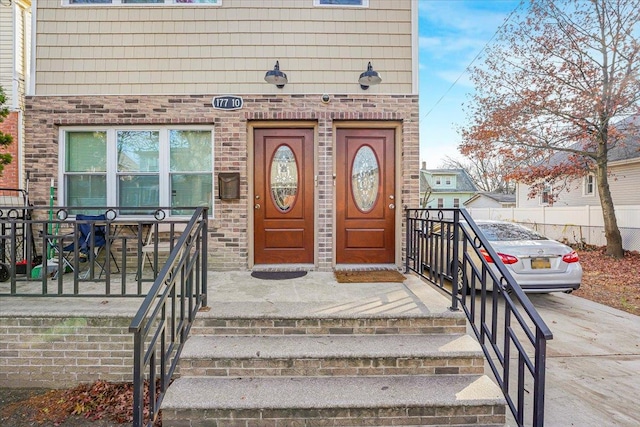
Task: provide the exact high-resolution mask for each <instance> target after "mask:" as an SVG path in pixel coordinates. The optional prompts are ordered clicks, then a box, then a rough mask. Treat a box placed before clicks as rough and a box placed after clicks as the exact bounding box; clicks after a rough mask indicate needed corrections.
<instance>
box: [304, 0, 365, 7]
mask: <svg viewBox="0 0 640 427" xmlns="http://www.w3.org/2000/svg"><path fill="white" fill-rule="evenodd" d="M361 1H362V3H361V4H322V3H320V0H313V5H314V6H315V7H355V8H368V7H369V0H361Z"/></svg>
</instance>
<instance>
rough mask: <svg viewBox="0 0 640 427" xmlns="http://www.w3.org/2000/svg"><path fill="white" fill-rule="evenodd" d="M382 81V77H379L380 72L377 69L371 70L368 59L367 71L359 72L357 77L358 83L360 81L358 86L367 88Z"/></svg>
mask: <svg viewBox="0 0 640 427" xmlns="http://www.w3.org/2000/svg"><path fill="white" fill-rule="evenodd" d="M381 81H382V77H380V73H378V72H377V71H373V67H372V66H371V61H369V65H367V71H365V72H364V73H362V74H360V78H359V79H358V83H360V87H361V88H362V89H363V90H367V89H369V86H373V85H377V84H378V83H380V82H381Z"/></svg>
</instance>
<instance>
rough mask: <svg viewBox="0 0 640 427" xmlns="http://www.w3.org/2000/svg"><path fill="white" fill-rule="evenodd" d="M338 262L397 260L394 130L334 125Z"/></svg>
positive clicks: (384, 261)
mask: <svg viewBox="0 0 640 427" xmlns="http://www.w3.org/2000/svg"><path fill="white" fill-rule="evenodd" d="M336 165H337V167H336V172H337V173H336V262H337V263H338V264H361V263H376V264H380V263H393V262H394V261H395V205H396V200H395V199H396V196H395V131H394V130H393V129H338V131H337V136H336Z"/></svg>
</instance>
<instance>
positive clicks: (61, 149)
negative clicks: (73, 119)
mask: <svg viewBox="0 0 640 427" xmlns="http://www.w3.org/2000/svg"><path fill="white" fill-rule="evenodd" d="M121 130H134V131H160V141H159V143H160V146H159V147H158V150H159V151H158V156H159V158H160V164H159V169H160V170H159V172H158V175H159V186H160V188H161V189H168V188H169V176H170V175H171V171H170V170H169V141H168V140H167V138H168V135H169V130H208V131H211V159H212V165H211V210H210V211H209V212H208V216H209V217H210V218H213V217H214V210H215V204H216V203H215V201H216V195H215V193H214V188H215V170H214V165H215V150H214V146H215V129H214V127H213V126H207V125H203V126H199V125H176V126H172V125H159V126H136V125H131V126H124V125H116V126H67V127H61V128H60V131H59V136H58V182H57V183H54V186H55V188H56V190H57V191H56V198H57V200H58V205H59V206H60V205H64V201H65V200H66V194H65V191H66V187H65V185H64V182H65V181H64V176H65V166H66V165H65V160H64V159H66V152H65V151H66V148H67V147H66V146H67V144H66V133H67V132H106V134H107V153H106V155H107V162H106V165H107V166H106V169H107V171H106V177H107V206H108V207H114V206H118V200H117V192H116V191H115V190H111V191H110V189H115V188H117V180H118V174H117V171H116V169H117V165H116V163H117V159H116V157H117V153H116V151H117V148H116V144H115V143H111V144H109V142H110V141H112V142H115V141H116V132H117V131H121ZM159 206H165V207H167V206H171V198H170V196H169V193H168V192H167V191H161V192H160V194H159ZM165 213H166V215H167V217H169V216H170V217H172V218H181V217H184V215H172V214H171V212H170V211H168V212H165ZM149 216H150V215H127V218H131V219H135V218H143V219H144V218H148V217H149Z"/></svg>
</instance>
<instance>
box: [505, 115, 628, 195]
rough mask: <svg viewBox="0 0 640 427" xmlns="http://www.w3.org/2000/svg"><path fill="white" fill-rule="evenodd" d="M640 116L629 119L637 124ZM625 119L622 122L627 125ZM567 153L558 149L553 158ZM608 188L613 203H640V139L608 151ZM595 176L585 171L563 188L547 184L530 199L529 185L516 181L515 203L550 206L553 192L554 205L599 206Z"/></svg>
mask: <svg viewBox="0 0 640 427" xmlns="http://www.w3.org/2000/svg"><path fill="white" fill-rule="evenodd" d="M638 121H640V116H635V117H632V118H630V119H627V120H626V121H625V122H629V123H631V124H633V123H634V122H635V125H636V126H637V125H638ZM625 122H621V123H622V124H624V123H625ZM566 156H567V154H566V153H563V152H557V153H555V154H554V155H553V158H552V159H551V161H561V160H562V159H564V158H566ZM608 158H609V164H608V167H609V188H610V190H611V197H612V198H613V204H614V206H622V205H640V191H638V188H640V139H638V138H629V139H627V140H625V141H621V142H620V143H619V144H618V145H617V146H616V147H614V148H612V149H610V150H609V156H608ZM597 185H598V183H597V180H596V176H595V175H594V174H593V173H589V174H586V175H585V176H584V177H582V178H579V179H573V180H572V181H570V183H569V184H567V185H566V186H565V188H564V189H562V190H558V189H554V188H552V187H551V186H547V187H546V188H545V191H543V192H542V194H539V195H537V196H536V197H534V198H529V192H530V188H529V186H528V185H526V184H522V183H517V184H516V200H517V201H516V204H517V207H519V208H524V207H538V206H550V203H549V198H548V194H553V203H552V205H553V206H600V196H599V195H598V188H597Z"/></svg>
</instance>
